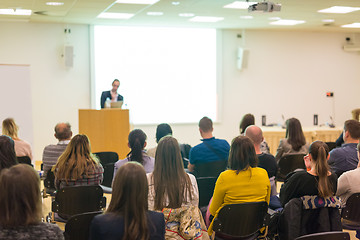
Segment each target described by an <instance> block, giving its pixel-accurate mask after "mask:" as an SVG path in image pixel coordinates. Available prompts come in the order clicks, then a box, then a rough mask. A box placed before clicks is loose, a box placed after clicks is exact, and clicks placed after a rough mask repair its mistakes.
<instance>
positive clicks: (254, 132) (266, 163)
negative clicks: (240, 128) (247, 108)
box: [245, 125, 277, 178]
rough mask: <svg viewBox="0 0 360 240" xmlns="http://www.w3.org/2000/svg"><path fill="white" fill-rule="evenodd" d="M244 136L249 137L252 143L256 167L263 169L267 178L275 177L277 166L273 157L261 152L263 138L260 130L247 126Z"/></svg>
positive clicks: (256, 127)
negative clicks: (256, 159)
mask: <svg viewBox="0 0 360 240" xmlns="http://www.w3.org/2000/svg"><path fill="white" fill-rule="evenodd" d="M245 136H247V137H249V138H250V139H251V140H252V141H253V143H254V148H255V152H256V156H257V157H258V160H259V161H258V167H261V168H263V169H265V170H266V171H267V173H268V176H269V178H271V177H275V175H276V172H277V164H276V161H275V157H274V156H273V155H271V154H268V153H264V152H261V149H260V145H261V142H262V141H263V139H264V137H263V134H262V130H261V128H259V127H258V126H255V125H251V126H248V127H247V128H246V130H245Z"/></svg>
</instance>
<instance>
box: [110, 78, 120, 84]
mask: <svg viewBox="0 0 360 240" xmlns="http://www.w3.org/2000/svg"><path fill="white" fill-rule="evenodd" d="M114 82H119V83H120V81H119V79H116V78H115V79H114V81H112V83H111V85H113V84H114Z"/></svg>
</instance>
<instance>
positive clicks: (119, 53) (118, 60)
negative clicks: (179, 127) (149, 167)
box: [93, 26, 218, 124]
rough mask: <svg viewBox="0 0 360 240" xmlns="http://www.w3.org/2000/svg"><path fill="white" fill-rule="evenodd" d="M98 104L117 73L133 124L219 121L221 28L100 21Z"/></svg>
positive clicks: (96, 55) (96, 72) (97, 28)
mask: <svg viewBox="0 0 360 240" xmlns="http://www.w3.org/2000/svg"><path fill="white" fill-rule="evenodd" d="M93 35H94V42H93V48H94V49H93V50H94V56H93V57H94V59H93V61H94V76H95V77H94V79H95V80H94V82H95V83H94V87H95V99H96V108H97V109H99V108H100V96H101V92H102V91H106V90H110V89H111V83H112V81H113V80H114V79H115V78H116V79H119V80H120V88H119V90H118V92H119V93H120V94H121V95H123V96H124V105H123V108H128V109H130V121H131V122H132V123H133V124H158V123H161V122H167V123H194V122H198V121H199V119H200V118H201V117H203V116H208V117H210V118H212V119H213V120H214V121H216V120H217V109H218V88H217V85H218V84H217V82H218V81H217V75H218V72H217V71H218V70H217V62H216V60H217V31H216V30H215V29H195V28H194V29H183V28H140V27H119V26H94V28H93Z"/></svg>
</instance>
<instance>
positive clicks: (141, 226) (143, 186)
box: [106, 162, 149, 240]
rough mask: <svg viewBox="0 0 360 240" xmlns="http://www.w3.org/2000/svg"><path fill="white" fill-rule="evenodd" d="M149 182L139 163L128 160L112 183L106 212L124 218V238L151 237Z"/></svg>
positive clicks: (144, 238)
mask: <svg viewBox="0 0 360 240" xmlns="http://www.w3.org/2000/svg"><path fill="white" fill-rule="evenodd" d="M147 211H148V182H147V178H146V173H145V170H144V168H143V166H141V165H140V164H139V163H137V162H128V163H126V164H124V165H123V166H122V167H120V168H119V170H118V171H117V173H116V175H115V178H114V182H113V185H112V197H111V201H110V205H109V207H108V209H107V210H106V214H114V215H118V216H122V217H123V218H124V229H125V231H124V236H123V238H122V239H140V240H147V239H149V226H148V222H147Z"/></svg>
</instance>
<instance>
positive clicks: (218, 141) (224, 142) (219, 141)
mask: <svg viewBox="0 0 360 240" xmlns="http://www.w3.org/2000/svg"><path fill="white" fill-rule="evenodd" d="M213 140H214V141H215V142H217V143H222V144H224V145H229V143H228V141H226V139H221V138H214V139H213ZM229 146H230V145H229Z"/></svg>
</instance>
